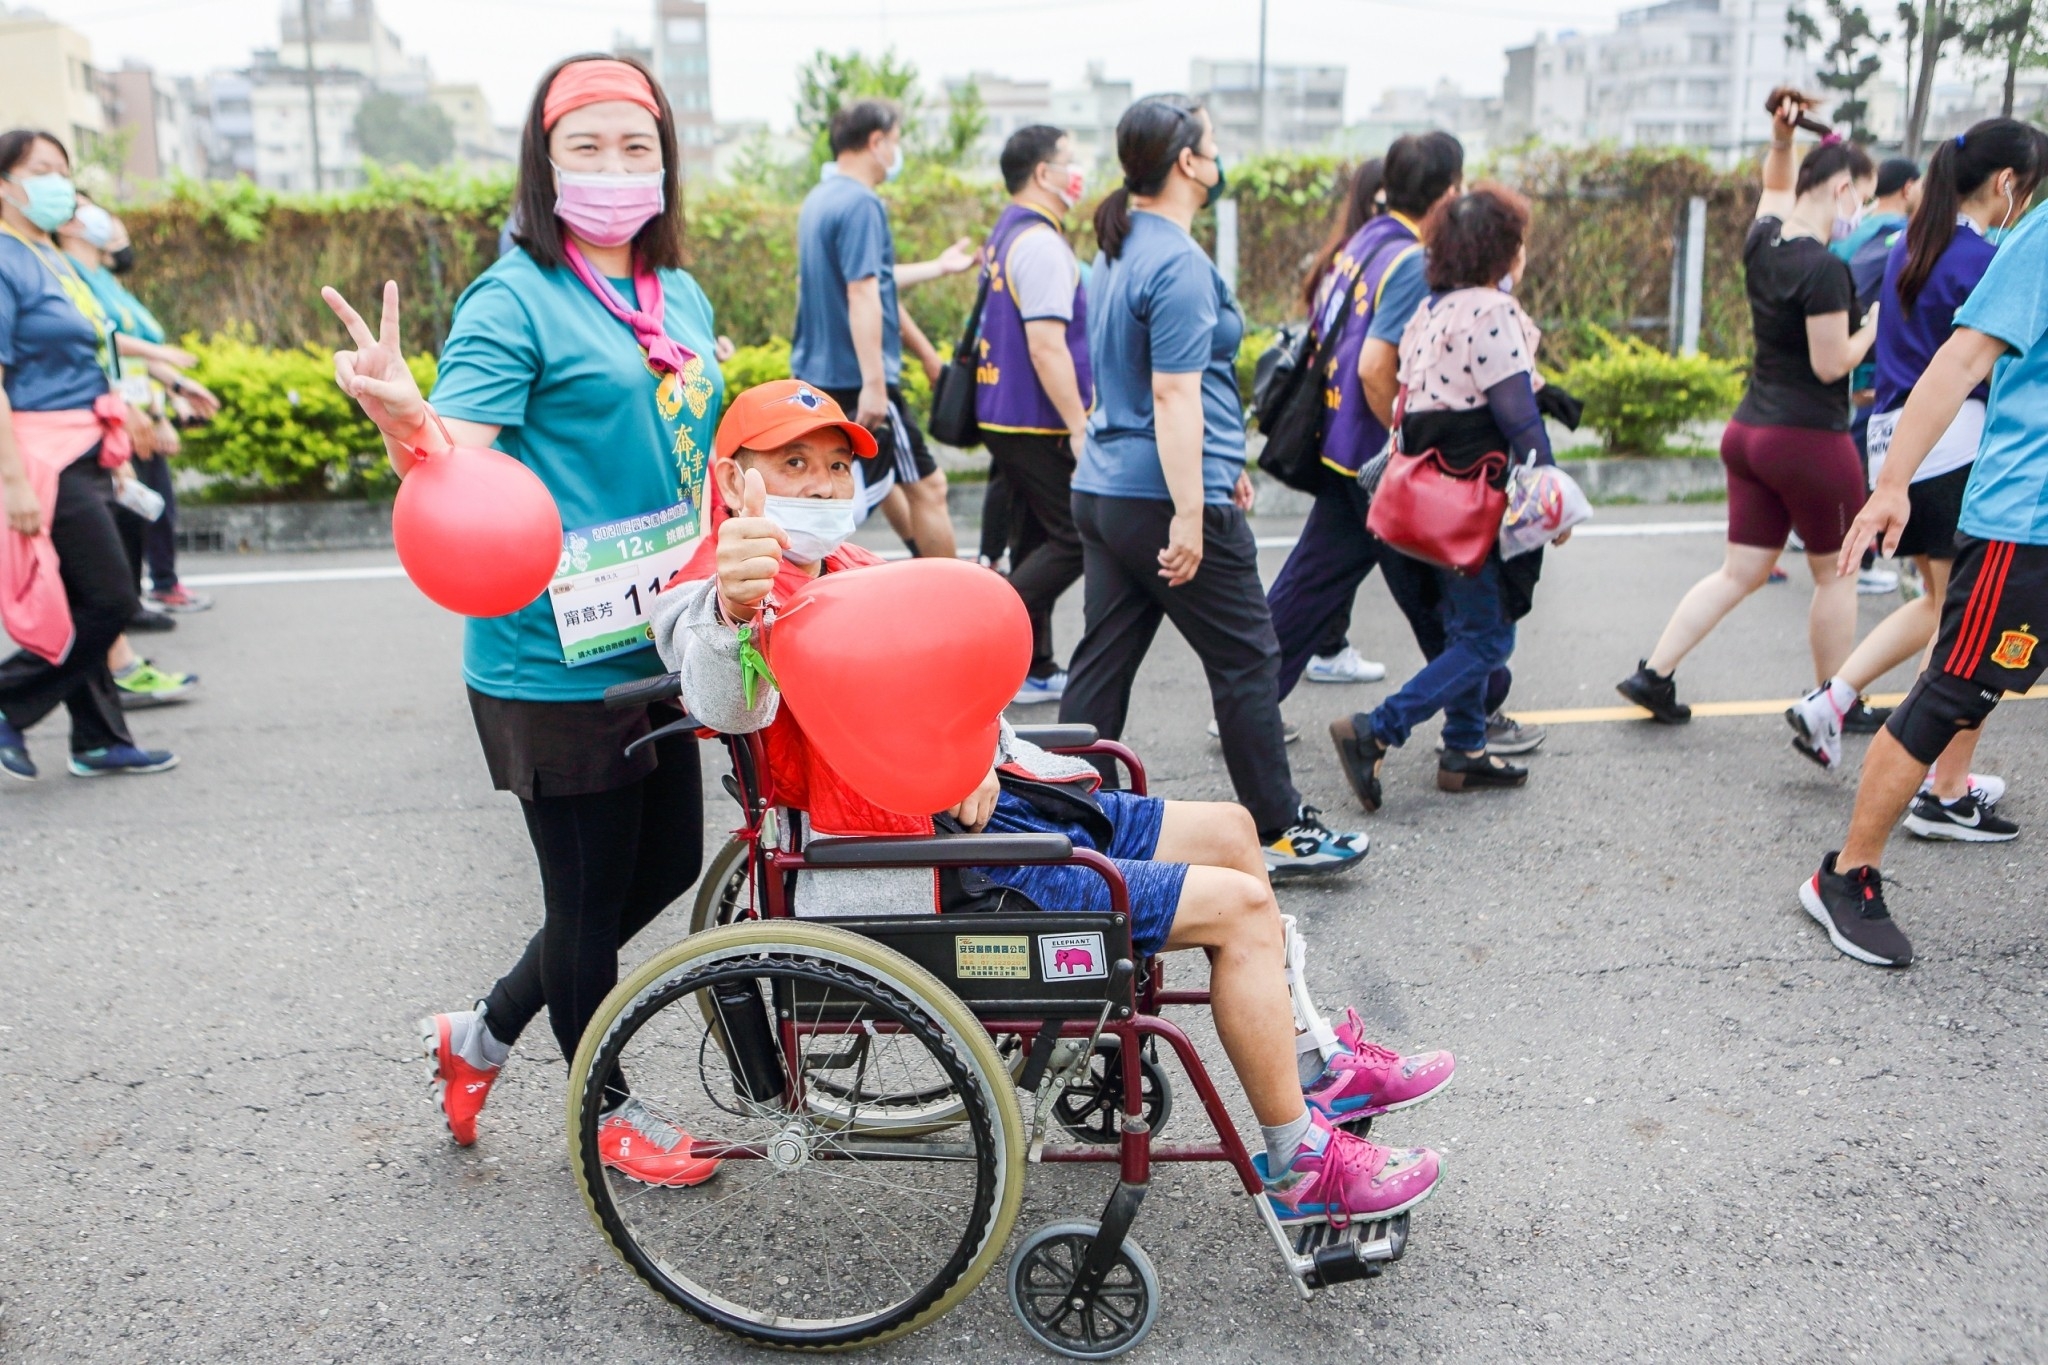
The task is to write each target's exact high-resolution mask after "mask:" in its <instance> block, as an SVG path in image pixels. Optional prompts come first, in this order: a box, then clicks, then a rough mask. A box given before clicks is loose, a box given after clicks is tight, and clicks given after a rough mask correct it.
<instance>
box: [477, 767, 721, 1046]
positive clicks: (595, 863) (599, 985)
mask: <svg viewBox="0 0 2048 1365" xmlns="http://www.w3.org/2000/svg"><path fill="white" fill-rule="evenodd" d="M655 753H656V754H657V755H658V757H659V760H660V766H659V767H657V768H656V769H655V770H654V771H653V772H652V773H650V774H649V775H648V776H646V777H643V778H641V779H640V780H639V781H637V782H633V783H629V784H628V785H626V786H623V787H618V788H615V789H614V790H612V791H607V792H594V793H591V794H589V795H586V796H537V797H535V798H534V799H532V800H530V801H529V800H525V799H522V800H521V801H520V803H519V804H520V807H521V808H522V809H523V810H524V812H525V815H526V830H527V833H528V834H529V835H530V836H531V837H532V839H533V851H534V855H535V856H536V857H537V858H538V859H539V860H540V884H541V891H542V894H543V896H544V898H545V900H546V903H547V918H546V920H545V921H543V922H542V924H541V928H540V932H539V933H537V934H535V935H534V936H533V938H532V940H531V941H529V942H528V943H527V945H526V951H525V952H524V953H522V954H521V955H520V957H519V961H518V963H517V964H516V965H514V967H513V968H512V970H511V971H509V972H507V973H506V974H505V975H504V976H503V977H502V978H500V979H499V981H498V984H497V985H495V986H493V987H492V988H491V993H490V996H489V997H488V999H487V1004H488V1006H489V1010H488V1013H487V1014H486V1015H485V1022H486V1023H487V1024H488V1026H489V1028H490V1030H491V1034H492V1036H493V1037H495V1038H497V1039H498V1040H499V1041H500V1042H504V1043H510V1042H512V1041H513V1040H515V1039H516V1038H518V1036H519V1033H520V1031H521V1030H522V1029H524V1028H525V1027H526V1025H527V1024H528V1023H529V1022H530V1021H531V1020H532V1019H533V1016H534V1015H536V1014H539V1013H540V1011H541V1008H542V1006H546V1008H547V1012H548V1024H549V1026H550V1027H551V1028H553V1029H554V1031H555V1042H556V1043H558V1044H559V1045H560V1046H561V1049H562V1058H563V1060H564V1061H567V1060H570V1059H572V1058H574V1057H575V1055H576V1046H577V1044H578V1043H580V1042H581V1041H582V1040H583V1030H584V1028H585V1027H586V1026H587V1025H588V1024H589V1023H590V1017H591V1016H592V1015H593V1014H596V1013H597V1007H598V1005H599V1004H600V1003H601V1002H602V1001H603V1000H604V998H605V996H606V995H607V994H608V993H609V992H610V991H611V988H612V987H613V986H615V985H617V984H618V981H619V948H620V947H621V945H623V944H625V943H626V942H627V941H628V940H629V939H631V938H632V937H633V935H635V934H637V933H639V932H640V931H641V930H642V929H645V928H646V927H647V926H648V925H649V924H650V923H651V922H653V920H654V917H655V916H657V915H659V914H660V913H661V912H662V911H663V910H665V909H667V908H668V907H669V905H670V904H672V903H673V902H674V901H675V900H676V898H677V897H679V896H681V895H682V894H683V893H684V892H685V891H688V890H689V889H690V885H691V883H693V882H695V881H696V880H697V872H698V870H699V868H701V867H702V865H703V862H704V789H703V786H702V782H703V779H702V777H701V776H700V775H699V773H698V768H697V741H696V740H695V739H694V738H692V737H689V736H680V737H671V738H669V739H663V740H659V741H657V742H656V744H655Z"/></svg>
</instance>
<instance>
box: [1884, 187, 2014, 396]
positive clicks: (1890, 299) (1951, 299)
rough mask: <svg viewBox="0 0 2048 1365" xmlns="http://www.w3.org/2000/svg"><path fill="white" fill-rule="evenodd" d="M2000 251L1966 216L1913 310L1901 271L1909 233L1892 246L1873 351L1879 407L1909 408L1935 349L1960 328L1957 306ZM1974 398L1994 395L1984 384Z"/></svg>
mask: <svg viewBox="0 0 2048 1365" xmlns="http://www.w3.org/2000/svg"><path fill="white" fill-rule="evenodd" d="M1996 251H1997V248H1996V247H1994V246H1992V244H1991V243H1990V242H1988V241H1986V240H1984V234H1983V233H1981V232H1979V231H1978V230H1977V225H1976V224H1975V223H1972V222H1970V221H1969V220H1968V219H1965V220H1964V221H1962V222H1960V223H1958V224H1956V235H1955V236H1954V237H1952V238H1950V239H1949V244H1948V248H1947V250H1945V251H1943V252H1942V253H1941V256H1940V257H1939V258H1938V259H1937V260H1936V261H1935V262H1934V269H1933V270H1931V271H1929V272H1928V275H1927V280H1926V283H1924V284H1922V285H1921V286H1920V293H1919V294H1918V295H1917V296H1915V298H1914V299H1913V307H1912V308H1911V309H1910V310H1909V309H1908V308H1907V307H1906V305H1905V304H1903V303H1901V302H1900V301H1899V272H1901V271H1903V270H1904V269H1905V268H1906V239H1905V236H1904V234H1901V235H1900V237H1899V240H1898V241H1897V242H1895V243H1894V244H1893V245H1892V250H1891V254H1890V255H1889V256H1888V257H1887V258H1886V259H1885V265H1884V287H1883V289H1882V291H1881V292H1880V293H1879V295H1878V300H1879V305H1878V310H1877V346H1876V347H1875V349H1874V350H1873V351H1872V352H1871V355H1872V360H1873V362H1874V363H1875V364H1876V366H1877V408H1876V411H1878V412H1890V411H1891V410H1892V409H1894V408H1898V407H1903V406H1905V402H1906V395H1907V394H1910V393H1911V392H1913V386H1914V385H1915V384H1917V383H1919V382H1920V376H1921V375H1923V374H1925V373H1927V365H1928V362H1929V361H1931V360H1933V359H1934V353H1935V352H1936V351H1938V350H1940V349H1941V348H1942V345H1943V343H1945V342H1946V341H1947V340H1948V338H1949V334H1950V333H1951V332H1953V331H1955V327H1956V310H1957V309H1958V308H1961V307H1962V306H1963V302H1964V300H1966V299H1968V298H1969V297H1970V291H1971V290H1973V289H1975V288H1976V287H1977V281H1979V280H1981V279H1983V278H1984V272H1985V271H1986V270H1989V269H1990V268H1991V258H1992V256H1993V255H1994V254H1995V253H1996ZM1970 396H1971V397H1972V398H1978V399H1983V398H1987V397H1988V396H1989V394H1988V392H1987V390H1986V389H1985V387H1984V386H1983V385H1981V384H1980V385H1978V387H1977V389H1976V391H1975V392H1974V393H1972V394H1971V395H1970Z"/></svg>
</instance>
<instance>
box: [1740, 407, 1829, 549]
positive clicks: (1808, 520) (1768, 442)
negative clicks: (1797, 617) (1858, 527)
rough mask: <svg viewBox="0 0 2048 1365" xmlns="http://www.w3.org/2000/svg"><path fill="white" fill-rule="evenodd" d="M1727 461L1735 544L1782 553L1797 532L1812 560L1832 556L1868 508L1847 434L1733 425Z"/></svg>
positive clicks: (1813, 429)
mask: <svg viewBox="0 0 2048 1365" xmlns="http://www.w3.org/2000/svg"><path fill="white" fill-rule="evenodd" d="M1721 463H1722V465H1724V466H1725V467H1726V468H1727V471H1728V541H1729V543H1730V544H1732V545H1754V546H1756V547H1758V548H1759V549H1765V550H1782V549H1784V548H1785V535H1786V533H1787V532H1788V531H1792V530H1797V531H1798V532H1799V538H1800V539H1801V540H1803V541H1805V542H1806V551H1807V553H1808V554H1816V555H1831V554H1833V553H1835V551H1837V550H1839V549H1841V548H1842V539H1843V537H1845V536H1847V535H1848V534H1849V523H1850V522H1852V521H1854V520H1855V519H1856V513H1857V512H1859V511H1861V510H1862V507H1863V496H1864V495H1863V468H1862V465H1861V464H1860V463H1859V462H1858V461H1857V459H1856V443H1855V442H1854V441H1852V440H1850V439H1849V433H1848V432H1846V431H1821V430H1819V429H1818V428H1815V427H1753V426H1750V425H1749V424H1747V423H1745V422H1730V423H1729V424H1728V430H1727V431H1726V432H1725V433H1724V434H1723V435H1722V437H1721Z"/></svg>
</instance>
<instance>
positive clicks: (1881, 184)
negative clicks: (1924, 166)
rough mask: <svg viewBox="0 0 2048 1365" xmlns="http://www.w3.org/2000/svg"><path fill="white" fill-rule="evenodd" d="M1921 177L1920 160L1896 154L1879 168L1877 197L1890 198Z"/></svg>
mask: <svg viewBox="0 0 2048 1365" xmlns="http://www.w3.org/2000/svg"><path fill="white" fill-rule="evenodd" d="M1919 178H1920V163H1919V162H1917V161H1912V160H1909V159H1907V158H1906V157H1903V156H1895V157H1893V158H1891V159H1890V160H1889V161H1887V162H1885V163H1884V164H1883V165H1882V166H1879V167H1878V168H1877V197H1878V198H1880V199H1886V198H1889V197H1890V196H1892V195H1894V194H1897V193H1898V192H1899V191H1900V190H1902V189H1904V188H1906V186H1908V185H1910V184H1912V183H1913V182H1914V181H1915V180H1918V179H1919Z"/></svg>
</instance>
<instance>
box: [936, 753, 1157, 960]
mask: <svg viewBox="0 0 2048 1365" xmlns="http://www.w3.org/2000/svg"><path fill="white" fill-rule="evenodd" d="M1095 800H1096V804H1098V805H1100V806H1101V807H1102V813H1103V814H1104V815H1106V816H1108V817H1109V826H1110V840H1109V847H1108V848H1097V847H1096V844H1095V840H1094V838H1093V837H1092V836H1091V835H1090V834H1089V833H1088V831H1087V830H1085V829H1083V828H1082V827H1081V826H1080V825H1069V824H1062V823H1060V822H1059V821H1057V820H1049V819H1047V818H1046V817H1045V816H1043V815H1041V814H1039V812H1038V811H1037V810H1036V809H1035V808H1034V807H1033V806H1031V805H1030V804H1029V803H1028V802H1026V801H1024V800H1023V799H1022V798H1021V797H1016V796H1012V795H1011V794H1010V793H1009V792H1004V793H1003V794H1002V795H1001V796H999V797H998V798H996V809H995V813H994V814H993V815H991V816H990V817H989V821H988V832H989V833H990V834H1064V835H1066V836H1067V838H1069V839H1071V840H1072V841H1073V844H1074V847H1075V848H1089V849H1094V850H1095V851H1096V852H1097V853H1100V854H1103V855H1104V856H1106V857H1107V858H1109V860H1110V861H1111V862H1113V863H1115V864H1116V869H1117V871H1118V872H1120V873H1122V874H1123V879H1124V885H1125V887H1127V888H1128V889H1129V891H1130V900H1131V946H1132V947H1133V948H1134V949H1135V950H1136V951H1137V952H1138V953H1140V954H1141V955H1144V956H1150V955H1151V954H1153V953H1156V952H1159V951H1160V950H1161V949H1163V948H1164V947H1165V946H1166V935H1167V933H1168V931H1170V930H1171V929H1172V928H1173V914H1174V911H1176V910H1177V909H1179V908H1180V892H1181V886H1182V884H1183V883H1185V882H1186V881H1187V877H1188V866H1187V864H1186V863H1158V862H1153V861H1152V852H1153V850H1154V849H1156V848H1158V847H1159V826H1160V824H1161V822H1162V821H1163V820H1164V819H1165V818H1166V802H1165V801H1163V800H1161V799H1160V798H1159V797H1156V796H1134V795H1132V794H1131V793H1130V792H1124V791H1102V792H1097V793H1096V794H1095ZM976 870H977V871H979V872H981V873H983V874H984V875H986V876H987V877H988V879H989V880H990V881H993V882H995V883H996V884H997V885H998V886H1007V887H1011V888H1013V889H1015V890H1017V891H1021V892H1023V893H1024V894H1025V895H1027V896H1029V897H1031V899H1032V900H1034V901H1036V902H1037V903H1038V904H1039V905H1040V906H1041V907H1042V908H1044V909H1047V910H1066V911H1073V910H1098V911H1106V910H1108V909H1109V886H1108V884H1107V883H1105V882H1104V881H1103V880H1102V878H1101V877H1099V876H1097V875H1096V873H1095V872H1094V871H1093V870H1092V869H1090V868H1085V867H1063V866H1053V867H984V868H978V869H976Z"/></svg>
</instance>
